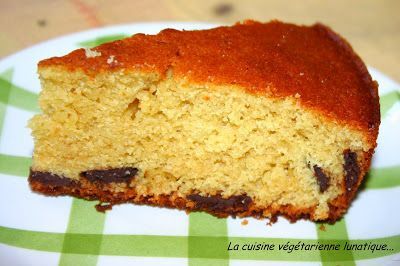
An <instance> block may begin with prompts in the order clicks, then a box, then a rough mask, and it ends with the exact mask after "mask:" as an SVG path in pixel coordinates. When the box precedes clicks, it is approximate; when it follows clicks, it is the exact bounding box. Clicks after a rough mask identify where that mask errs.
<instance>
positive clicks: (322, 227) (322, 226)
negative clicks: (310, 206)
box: [319, 224, 326, 232]
mask: <svg viewBox="0 0 400 266" xmlns="http://www.w3.org/2000/svg"><path fill="white" fill-rule="evenodd" d="M319 230H321V231H324V232H325V231H326V227H325V225H323V224H321V225H320V226H319Z"/></svg>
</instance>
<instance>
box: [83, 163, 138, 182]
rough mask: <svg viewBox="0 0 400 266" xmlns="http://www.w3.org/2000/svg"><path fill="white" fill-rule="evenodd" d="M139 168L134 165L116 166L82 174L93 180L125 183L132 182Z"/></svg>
mask: <svg viewBox="0 0 400 266" xmlns="http://www.w3.org/2000/svg"><path fill="white" fill-rule="evenodd" d="M137 172H138V169H137V168H133V167H123V168H114V169H106V170H88V171H85V172H82V173H81V176H82V177H84V178H86V179H87V180H89V181H91V182H100V183H112V182H115V183H123V182H130V181H131V180H132V179H133V178H134V177H135V176H136V174H137Z"/></svg>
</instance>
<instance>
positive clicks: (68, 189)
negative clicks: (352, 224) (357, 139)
mask: <svg viewBox="0 0 400 266" xmlns="http://www.w3.org/2000/svg"><path fill="white" fill-rule="evenodd" d="M359 181H360V182H361V178H360V180H359ZM29 184H30V187H31V189H32V190H33V191H35V192H38V193H41V194H45V195H48V196H62V195H70V196H74V197H77V198H82V199H86V200H97V201H99V203H98V204H97V205H96V209H97V210H98V211H100V212H104V211H106V210H109V209H111V208H112V206H113V205H116V204H122V203H134V204H139V205H151V206H158V207H167V208H175V209H181V210H185V211H186V212H188V213H189V212H192V211H205V212H207V213H209V214H211V215H214V216H216V217H219V218H224V217H228V216H232V217H236V216H238V217H254V218H258V219H260V218H269V219H270V222H275V221H276V220H277V217H278V216H284V217H285V218H287V219H288V220H289V221H291V222H295V221H297V220H299V219H311V220H314V221H316V220H317V219H315V218H314V212H315V209H316V206H314V207H307V208H297V207H295V206H292V205H281V206H279V207H274V206H265V207H260V206H257V205H256V203H255V202H253V201H252V199H251V198H250V197H248V196H246V195H235V196H231V197H229V198H223V197H221V195H211V196H201V195H200V194H198V193H193V194H189V195H187V196H186V198H184V197H181V196H178V195H177V194H176V193H171V194H168V195H140V194H138V193H137V192H136V190H135V188H134V187H129V186H127V185H126V187H125V188H123V190H121V189H117V187H118V185H120V184H118V183H106V182H91V181H89V180H86V179H83V178H82V179H80V180H79V181H77V180H74V179H69V178H66V177H61V176H58V175H55V174H52V173H48V172H38V171H32V170H31V171H30V175H29ZM358 185H359V184H357V186H355V187H354V189H352V190H351V191H347V193H343V194H342V195H341V196H339V197H337V198H336V199H335V200H333V201H331V202H330V203H329V215H328V218H327V219H326V220H325V221H327V222H331V223H332V222H335V221H336V220H338V219H339V218H340V217H341V216H342V215H343V213H344V212H345V211H346V210H347V208H348V206H349V203H350V201H351V199H352V198H353V196H354V193H355V191H356V188H357V187H358Z"/></svg>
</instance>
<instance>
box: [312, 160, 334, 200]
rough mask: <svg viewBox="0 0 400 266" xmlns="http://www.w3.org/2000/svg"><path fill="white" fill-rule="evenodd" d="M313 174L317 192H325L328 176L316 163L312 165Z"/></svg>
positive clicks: (327, 185)
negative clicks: (317, 188)
mask: <svg viewBox="0 0 400 266" xmlns="http://www.w3.org/2000/svg"><path fill="white" fill-rule="evenodd" d="M313 168H314V176H315V177H316V178H317V183H318V185H319V192H321V193H323V192H325V191H326V190H327V189H328V187H329V181H330V177H329V176H328V175H326V174H325V173H324V171H322V168H321V167H319V166H318V165H314V166H313Z"/></svg>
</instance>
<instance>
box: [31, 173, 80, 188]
mask: <svg viewBox="0 0 400 266" xmlns="http://www.w3.org/2000/svg"><path fill="white" fill-rule="evenodd" d="M29 181H30V182H31V181H36V182H40V183H42V184H45V185H48V186H52V187H71V186H76V183H77V181H76V180H73V179H70V178H67V177H64V176H60V175H56V174H52V173H49V172H40V171H32V170H30V173H29Z"/></svg>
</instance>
